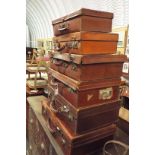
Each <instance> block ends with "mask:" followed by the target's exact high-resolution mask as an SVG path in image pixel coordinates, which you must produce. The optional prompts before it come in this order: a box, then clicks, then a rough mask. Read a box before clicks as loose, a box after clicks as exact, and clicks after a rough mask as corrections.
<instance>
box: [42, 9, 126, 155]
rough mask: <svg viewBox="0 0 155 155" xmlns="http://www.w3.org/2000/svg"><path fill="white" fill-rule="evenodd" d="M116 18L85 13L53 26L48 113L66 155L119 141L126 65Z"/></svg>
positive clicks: (44, 111) (82, 153)
mask: <svg viewBox="0 0 155 155" xmlns="http://www.w3.org/2000/svg"><path fill="white" fill-rule="evenodd" d="M112 19H113V14H112V13H109V12H102V11H95V10H90V9H80V10H79V11H76V12H74V13H72V14H69V15H67V16H65V17H62V18H59V19H57V20H55V21H53V22H52V24H53V30H54V35H55V37H54V38H53V42H54V53H53V54H52V56H51V65H50V68H49V70H48V100H47V101H43V102H42V114H43V116H44V118H45V119H46V122H47V126H48V128H49V130H50V132H51V134H52V135H53V136H54V138H55V139H56V141H57V142H58V145H59V146H60V147H61V148H62V150H63V152H64V155H90V154H93V155H97V154H98V153H99V152H100V151H101V150H102V147H103V144H104V143H105V142H106V141H107V140H110V139H112V138H113V135H114V133H115V131H116V124H115V123H116V121H117V119H118V112H119V108H120V100H119V98H120V92H119V86H120V83H121V79H120V77H121V73H122V66H123V63H124V61H125V59H126V57H125V56H124V55H117V54H116V50H117V42H118V34H113V33H110V32H111V29H112Z"/></svg>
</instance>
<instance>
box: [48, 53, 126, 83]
mask: <svg viewBox="0 0 155 155" xmlns="http://www.w3.org/2000/svg"><path fill="white" fill-rule="evenodd" d="M126 59H127V57H126V56H125V55H76V54H68V53H62V54H60V53H58V52H55V53H54V54H53V55H52V58H51V65H50V66H51V68H52V69H54V70H56V71H58V72H60V73H62V74H64V75H66V76H68V77H71V78H73V79H75V80H77V81H90V80H98V79H108V78H111V79H112V78H119V77H121V75H122V67H123V63H124V62H125V60H126ZM94 73H95V74H94Z"/></svg>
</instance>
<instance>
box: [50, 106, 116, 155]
mask: <svg viewBox="0 0 155 155" xmlns="http://www.w3.org/2000/svg"><path fill="white" fill-rule="evenodd" d="M47 113H48V116H49V118H48V128H49V130H50V132H51V134H52V135H53V136H54V138H55V140H56V141H57V142H58V144H59V146H60V147H61V149H62V150H63V152H64V154H65V155H88V154H91V153H94V152H98V151H101V150H102V148H103V145H104V143H105V142H106V141H107V140H110V139H112V138H113V135H114V133H115V131H116V125H114V124H112V125H109V126H106V127H104V128H100V129H97V130H94V131H91V132H87V133H86V134H81V135H75V134H74V133H73V132H72V131H71V130H70V129H69V128H68V127H67V126H66V125H65V124H64V123H63V121H61V120H60V119H58V118H57V117H56V115H55V114H54V113H53V112H51V110H50V109H48V108H47Z"/></svg>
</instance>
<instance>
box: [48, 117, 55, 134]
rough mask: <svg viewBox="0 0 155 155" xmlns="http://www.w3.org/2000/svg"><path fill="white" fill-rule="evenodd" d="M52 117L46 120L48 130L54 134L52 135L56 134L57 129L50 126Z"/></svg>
mask: <svg viewBox="0 0 155 155" xmlns="http://www.w3.org/2000/svg"><path fill="white" fill-rule="evenodd" d="M50 121H51V120H50V118H49V119H48V121H47V122H46V124H47V125H46V126H47V128H48V130H49V131H50V133H51V134H52V135H54V134H55V133H56V129H52V128H51V127H50Z"/></svg>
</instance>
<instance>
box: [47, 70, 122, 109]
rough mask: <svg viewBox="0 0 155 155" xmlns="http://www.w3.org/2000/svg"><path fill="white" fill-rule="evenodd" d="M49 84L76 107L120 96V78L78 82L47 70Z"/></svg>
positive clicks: (116, 98) (99, 102) (115, 98)
mask: <svg viewBox="0 0 155 155" xmlns="http://www.w3.org/2000/svg"><path fill="white" fill-rule="evenodd" d="M48 74H49V75H50V76H49V84H50V85H51V86H53V85H57V89H55V91H57V93H59V94H60V95H62V96H63V97H64V98H65V99H66V100H67V101H69V102H70V103H71V104H72V105H73V106H75V107H76V108H79V107H85V106H90V105H97V104H104V103H105V102H107V101H109V102H110V101H112V100H118V99H119V98H120V90H119V85H120V83H121V80H120V78H117V79H108V80H105V79H104V80H96V81H86V82H79V81H76V80H73V79H71V78H69V77H67V76H65V75H63V74H61V73H59V72H57V71H55V70H52V69H51V70H50V71H49V72H48Z"/></svg>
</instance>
